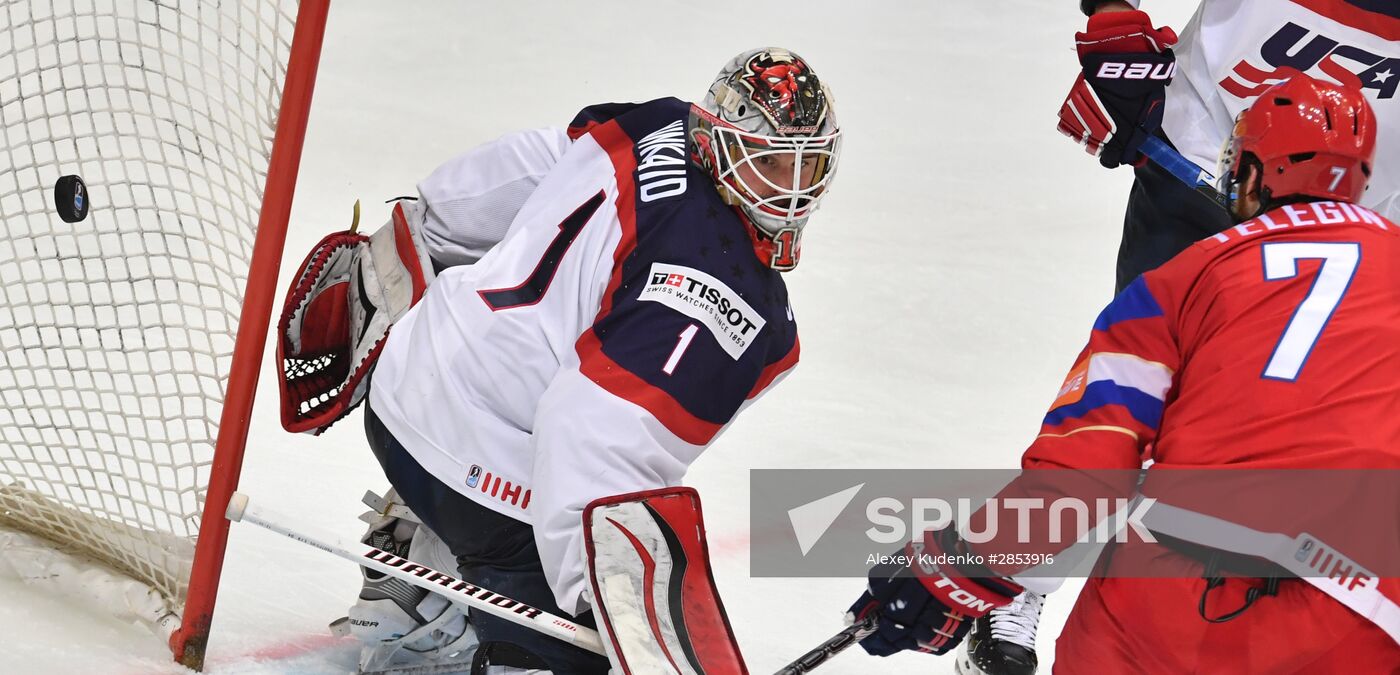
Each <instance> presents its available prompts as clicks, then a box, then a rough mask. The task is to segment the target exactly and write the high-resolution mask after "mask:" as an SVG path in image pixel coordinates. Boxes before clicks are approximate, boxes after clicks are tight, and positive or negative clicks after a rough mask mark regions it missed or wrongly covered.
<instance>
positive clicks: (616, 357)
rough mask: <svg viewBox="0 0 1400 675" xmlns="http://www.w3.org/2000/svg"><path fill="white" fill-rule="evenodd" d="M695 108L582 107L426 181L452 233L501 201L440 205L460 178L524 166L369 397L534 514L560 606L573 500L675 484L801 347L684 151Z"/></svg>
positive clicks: (782, 297) (574, 595)
mask: <svg viewBox="0 0 1400 675" xmlns="http://www.w3.org/2000/svg"><path fill="white" fill-rule="evenodd" d="M689 115H690V104H688V103H685V102H682V101H679V100H676V99H670V98H668V99H659V100H655V101H651V102H648V103H642V104H607V105H601V106H594V107H591V108H588V109H585V110H584V111H583V112H581V113H580V114H579V116H578V117H577V118H576V120H575V121H574V124H573V125H572V126H571V127H570V129H569V130H568V131H567V132H564V131H562V130H560V131H555V132H552V133H555V134H557V137H556V138H554V139H552V140H551V139H550V138H548V137H547V136H541V133H542V132H538V131H536V132H526V133H525V134H523V135H516V136H510V137H506V138H503V139H501V140H499V141H496V142H495V143H494V144H491V145H490V146H484V148H485V149H484V150H482V151H480V152H477V151H474V152H471V153H467V154H466V155H463V156H462V157H459V158H458V159H456V160H453V162H449V164H448V165H445V166H444V167H442V168H440V169H439V170H438V171H436V172H435V173H434V175H433V177H430V178H429V180H428V181H425V183H424V184H423V185H420V191H421V192H422V193H423V195H424V197H425V199H426V200H427V202H428V204H427V206H428V213H429V214H430V217H429V221H430V222H429V227H430V228H436V229H438V230H439V232H438V233H437V235H430V239H431V238H433V237H434V236H435V237H436V239H437V240H438V241H450V240H452V239H453V238H454V237H457V238H461V237H460V236H458V235H460V234H462V233H466V234H468V235H471V236H475V237H477V238H480V237H481V233H483V232H490V231H491V230H492V228H499V227H500V225H501V223H499V222H498V223H491V222H484V221H490V220H491V219H492V217H493V216H492V215H491V214H495V216H494V217H497V218H508V217H510V216H511V215H512V212H513V210H514V209H513V207H511V208H491V209H485V210H483V209H472V208H458V209H456V210H453V209H451V208H443V207H442V204H446V203H449V202H451V201H452V195H453V194H454V193H462V194H466V193H471V194H470V195H469V196H472V197H477V196H480V195H479V194H476V193H475V192H473V191H479V190H480V188H479V187H478V186H474V185H472V182H473V177H474V176H489V177H496V178H494V179H493V180H498V179H499V177H500V176H506V179H503V180H498V182H499V183H500V184H502V185H511V186H513V187H512V188H510V189H512V190H517V191H518V190H519V189H520V186H521V185H522V184H527V183H529V184H532V183H533V182H538V185H537V186H535V187H534V188H533V190H529V191H527V192H528V197H527V198H525V199H524V201H523V204H521V205H520V206H519V209H518V212H514V213H513V219H512V220H510V222H509V228H508V230H506V231H505V234H504V237H503V238H502V239H501V240H500V242H499V243H498V244H496V245H495V246H493V247H490V248H489V250H488V251H487V252H486V253H485V255H484V256H483V257H481V259H480V260H479V261H478V262H476V263H475V264H471V265H463V266H457V267H450V268H447V269H445V270H444V271H442V273H441V274H440V275H439V276H438V278H437V281H436V282H434V284H433V285H432V286H430V287H429V288H428V291H427V293H426V295H425V296H424V297H423V299H422V301H421V302H419V304H418V305H416V306H415V307H414V308H413V309H412V310H410V311H409V312H408V313H407V314H406V315H405V316H404V317H403V318H402V319H401V320H400V321H399V322H398V323H397V324H395V326H394V328H393V331H392V333H391V334H390V336H389V339H388V342H387V344H386V346H385V348H384V351H383V355H382V356H381V358H380V360H379V363H378V366H377V369H376V371H375V373H374V380H373V385H372V387H371V391H370V405H371V407H372V408H373V409H374V411H375V414H377V415H378V416H379V417H380V419H381V420H382V421H383V423H384V425H385V427H387V428H388V429H389V431H390V432H392V433H393V434H394V436H395V437H396V438H397V439H398V440H399V442H400V443H402V444H403V446H404V447H405V448H406V449H407V450H408V452H409V453H410V454H411V455H412V456H413V457H414V459H416V460H417V461H418V462H419V463H420V464H421V465H422V466H423V467H424V468H426V469H427V470H428V471H429V472H431V473H432V474H433V475H434V476H436V477H437V478H438V479H439V480H441V481H442V482H444V483H446V484H447V485H450V486H452V487H453V488H454V489H456V490H457V491H459V492H461V493H462V494H464V495H466V496H468V497H470V498H471V499H473V500H475V501H476V502H478V503H480V504H482V505H484V506H487V507H489V508H491V509H494V510H496V511H498V512H500V513H502V514H505V515H508V516H511V517H514V518H517V519H519V520H522V521H524V522H526V523H529V524H531V525H532V526H533V527H534V530H535V538H536V542H537V544H538V546H539V550H540V555H541V559H542V561H543V563H544V569H545V573H546V575H547V576H548V578H549V581H550V585H551V587H552V588H553V590H554V593H555V597H556V600H557V601H558V602H559V606H560V607H561V608H563V609H565V610H566V611H573V612H575V613H577V612H580V611H582V610H584V609H586V608H587V606H586V604H584V603H583V601H582V598H581V594H582V592H583V590H584V588H585V568H584V565H583V558H582V552H583V544H582V521H581V515H582V511H583V508H584V506H586V505H587V504H588V503H589V502H590V501H592V500H593V499H595V498H598V497H602V496H608V495H614V494H623V493H628V492H635V491H639V490H646V489H653V488H659V487H666V486H674V485H677V484H679V482H680V480H681V478H682V476H683V475H684V474H685V471H686V468H687V467H688V466H689V465H690V463H691V462H693V461H694V460H695V458H696V457H697V456H698V455H699V454H700V452H701V451H703V450H704V448H705V447H706V446H707V445H709V443H710V442H711V441H713V440H714V438H715V437H716V436H717V435H718V434H719V433H720V432H721V431H722V430H723V429H724V428H725V426H726V425H728V424H729V422H730V421H731V420H733V418H734V416H735V415H736V414H738V412H739V411H740V410H741V409H743V408H744V407H745V406H746V405H747V404H748V403H750V402H752V401H753V400H754V399H756V398H757V397H758V396H759V395H760V394H762V393H763V392H764V391H765V390H766V389H768V388H769V387H770V386H772V384H773V383H774V382H776V381H777V380H778V379H779V378H781V377H782V376H783V375H784V374H786V373H787V372H788V371H789V370H790V369H791V368H792V367H793V366H794V365H795V364H796V362H797V357H798V340H797V325H796V323H795V321H794V319H793V315H792V310H791V308H790V306H789V304H788V297H787V288H786V286H785V285H784V283H783V280H782V278H781V277H780V275H779V273H777V272H775V271H774V270H772V269H770V268H768V267H767V266H766V265H765V264H764V261H763V260H761V259H760V258H759V257H758V255H757V254H756V253H755V250H754V247H753V244H752V239H751V238H750V236H749V234H748V231H747V229H746V226H745V224H744V223H743V222H742V221H741V220H740V217H739V215H738V214H737V213H736V211H735V210H734V209H732V208H731V207H729V206H727V205H726V204H725V203H724V202H723V201H721V199H720V196H719V194H718V193H717V192H716V188H715V187H714V183H713V182H712V181H711V179H710V178H709V177H708V176H707V175H706V174H704V173H703V172H701V171H700V170H699V169H698V168H696V167H695V166H693V165H692V164H691V163H690V162H689V160H688V154H689V153H688V150H687V148H688V136H687V134H688V133H689V128H688V120H689ZM565 133H567V138H565V137H564V134H565ZM570 139H571V140H572V142H569V140H570ZM516 146H519V147H516ZM556 149H557V151H558V152H557V161H555V150H556ZM552 161H553V162H555V163H554V164H552V166H547V165H548V163H549V162H552ZM532 167H533V168H532ZM545 167H547V168H545ZM532 174H540V175H534V176H533V178H530V176H531V175H532ZM522 177H524V178H522ZM446 180H450V181H451V184H442V181H446ZM487 182H488V183H489V182H490V181H487ZM522 196H524V195H523V194H522ZM470 201H471V200H470V199H467V200H465V201H463V202H462V203H467V202H470ZM485 201H487V202H489V201H490V200H489V199H487V200H485ZM497 201H500V202H509V201H510V199H509V198H505V199H502V200H497ZM434 214H436V215H434ZM501 214H505V215H504V216H502V215H501ZM473 219H475V221H474V220H473ZM476 221H483V222H476ZM454 233H456V234H454ZM471 236H468V237H467V238H468V239H470V238H471Z"/></svg>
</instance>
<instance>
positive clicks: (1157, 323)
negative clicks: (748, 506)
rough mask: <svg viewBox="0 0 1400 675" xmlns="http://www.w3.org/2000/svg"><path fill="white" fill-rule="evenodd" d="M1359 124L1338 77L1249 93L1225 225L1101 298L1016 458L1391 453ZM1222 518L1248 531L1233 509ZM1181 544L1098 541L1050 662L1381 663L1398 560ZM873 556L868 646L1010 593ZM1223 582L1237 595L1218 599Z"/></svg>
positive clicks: (1112, 461)
mask: <svg viewBox="0 0 1400 675" xmlns="http://www.w3.org/2000/svg"><path fill="white" fill-rule="evenodd" d="M1376 131H1377V130H1376V123H1375V119H1374V113H1373V111H1372V109H1371V106H1370V105H1369V104H1368V103H1367V101H1366V99H1365V98H1364V97H1363V96H1362V95H1361V93H1360V92H1358V91H1357V90H1355V89H1349V88H1343V87H1340V86H1337V85H1334V84H1331V83H1327V82H1322V81H1319V80H1315V79H1313V78H1311V77H1308V76H1306V75H1301V74H1299V75H1296V76H1294V77H1293V78H1291V79H1289V80H1287V81H1285V82H1284V83H1281V84H1278V85H1276V86H1273V87H1271V88H1269V89H1268V90H1266V91H1264V92H1262V93H1261V94H1260V96H1259V97H1258V99H1257V100H1256V101H1255V102H1254V103H1253V104H1252V105H1251V106H1250V107H1249V108H1248V109H1247V110H1246V111H1245V112H1243V113H1242V114H1241V115H1240V116H1239V118H1238V120H1237V122H1236V124H1235V125H1234V128H1233V133H1232V138H1231V141H1230V144H1229V146H1228V147H1227V149H1226V151H1225V152H1224V153H1223V154H1224V163H1225V166H1226V168H1227V171H1226V172H1225V175H1224V176H1223V177H1222V188H1223V189H1224V190H1225V191H1226V192H1227V193H1228V194H1229V195H1230V202H1229V206H1230V212H1231V214H1232V217H1233V219H1234V220H1235V222H1236V223H1237V224H1236V225H1234V226H1233V227H1231V228H1228V229H1226V230H1225V231H1223V232H1220V233H1218V234H1216V235H1215V236H1212V237H1208V238H1206V239H1203V240H1201V241H1199V242H1197V243H1196V244H1194V245H1193V246H1191V247H1190V248H1189V249H1187V250H1186V251H1185V252H1183V253H1182V254H1181V255H1179V256H1177V257H1176V258H1174V259H1172V260H1171V261H1170V262H1168V263H1167V264H1165V265H1163V266H1162V267H1160V268H1158V269H1156V270H1152V271H1149V272H1147V273H1146V274H1144V275H1142V276H1141V277H1139V278H1138V279H1136V280H1135V281H1133V282H1132V283H1131V284H1129V286H1128V287H1127V288H1126V289H1124V290H1123V292H1122V293H1120V294H1118V296H1117V297H1116V298H1115V299H1114V300H1113V302H1112V303H1110V304H1109V305H1108V307H1107V308H1105V309H1104V310H1103V312H1102V313H1101V314H1100V315H1099V317H1098V319H1097V321H1096V322H1095V324H1094V329H1093V331H1092V333H1091V335H1090V339H1089V344H1088V346H1087V347H1086V348H1085V349H1084V351H1083V352H1082V353H1081V354H1080V356H1079V359H1078V360H1077V361H1076V364H1075V367H1074V368H1073V369H1072V370H1071V372H1070V376H1069V378H1067V380H1066V382H1065V385H1064V387H1063V388H1062V389H1061V393H1060V395H1059V397H1058V398H1057V399H1056V401H1055V402H1054V403H1053V404H1052V408H1051V410H1050V412H1049V414H1047V415H1046V417H1045V420H1044V422H1043V425H1042V427H1041V432H1040V435H1039V436H1037V438H1036V440H1035V441H1034V443H1033V444H1032V445H1031V446H1030V448H1029V449H1027V451H1026V453H1025V455H1024V456H1023V459H1022V465H1023V468H1025V469H1074V470H1089V469H1120V470H1124V471H1125V472H1130V475H1131V472H1135V471H1136V470H1137V469H1138V468H1139V467H1140V466H1141V463H1142V461H1143V459H1144V458H1147V457H1149V449H1150V458H1151V459H1153V460H1154V461H1155V464H1154V465H1153V466H1152V468H1150V469H1148V470H1147V472H1146V481H1147V484H1148V485H1150V484H1152V483H1153V481H1154V476H1171V475H1172V474H1171V473H1170V471H1171V470H1174V469H1185V468H1191V467H1197V468H1216V469H1219V468H1232V469H1243V468H1287V469H1306V468H1312V469H1338V468H1366V469H1397V468H1400V418H1397V416H1396V415H1395V414H1394V405H1395V401H1397V400H1400V227H1397V225H1396V224H1394V223H1392V222H1390V221H1388V220H1386V219H1385V218H1383V217H1381V216H1379V215H1377V214H1376V213H1375V212H1374V211H1371V210H1370V209H1367V208H1365V207H1362V206H1358V205H1356V204H1355V202H1356V201H1357V200H1358V199H1359V198H1360V197H1361V195H1362V194H1363V192H1364V190H1365V188H1366V183H1367V179H1368V177H1369V175H1371V173H1372V171H1373V168H1374V167H1373V165H1372V160H1373V158H1374V154H1375V142H1376V141H1375V139H1376ZM1164 471H1165V472H1167V473H1160V472H1164ZM1025 478H1026V477H1025V476H1023V478H1022V479H1018V481H1017V482H1013V483H1012V486H1011V487H1010V488H1008V492H1011V491H1014V490H1015V488H1016V487H1017V484H1018V483H1019V482H1021V481H1022V480H1023V479H1025ZM1259 506H1263V507H1268V505H1267V504H1262V505H1259ZM1380 518H1381V519H1382V520H1381V521H1380V522H1378V523H1376V525H1379V527H1376V528H1375V529H1376V531H1377V533H1378V536H1380V537H1387V536H1389V535H1386V534H1380V533H1383V532H1393V530H1394V527H1395V512H1394V511H1393V510H1389V511H1388V512H1387V511H1382V512H1381V515H1380ZM1013 519H1014V516H1013ZM1225 531H1226V532H1227V534H1229V533H1233V532H1238V533H1240V534H1239V535H1238V536H1239V537H1241V538H1242V537H1243V536H1244V535H1246V534H1248V533H1249V532H1251V530H1249V529H1248V528H1247V527H1245V526H1243V525H1238V524H1233V523H1226V530H1225ZM1283 534H1287V535H1290V536H1291V535H1296V534H1298V533H1297V532H1284V533H1283ZM1232 536H1233V535H1232ZM1187 544H1188V546H1186V547H1181V548H1171V549H1170V550H1166V551H1165V552H1163V551H1162V549H1160V548H1159V549H1157V550H1158V553H1157V554H1156V555H1158V556H1159V559H1158V561H1159V562H1160V563H1163V564H1170V565H1174V566H1175V568H1174V569H1181V570H1185V571H1187V572H1186V575H1185V576H1181V577H1180V578H1157V579H1140V578H1121V577H1123V576H1124V575H1123V574H1122V571H1123V570H1122V569H1120V568H1118V567H1116V566H1119V565H1121V564H1123V563H1122V561H1123V559H1125V558H1129V559H1130V558H1131V557H1132V556H1131V555H1128V556H1125V555H1123V551H1131V550H1132V549H1130V546H1131V544H1125V545H1120V546H1118V547H1116V548H1117V549H1121V550H1119V551H1117V553H1115V555H1113V556H1112V557H1109V558H1107V560H1108V562H1107V563H1105V562H1104V560H1102V559H1101V561H1100V564H1101V565H1105V567H1104V568H1103V573H1102V574H1103V576H1096V577H1095V578H1091V579H1089V580H1088V582H1087V584H1086V586H1085V588H1084V591H1083V592H1082V593H1081V595H1080V597H1079V600H1078V602H1077V604H1076V605H1075V608H1074V610H1073V612H1072V613H1071V615H1070V617H1069V620H1068V622H1067V624H1066V625H1065V628H1064V630H1063V631H1062V633H1061V635H1060V638H1059V640H1058V641H1057V645H1056V660H1055V669H1056V671H1057V672H1063V673H1096V674H1097V673H1154V674H1155V673H1163V674H1166V673H1189V672H1210V673H1294V672H1307V673H1329V672H1336V673H1357V672H1366V673H1372V672H1375V673H1381V672H1394V671H1395V669H1396V667H1397V665H1400V605H1397V603H1398V602H1400V579H1395V578H1381V579H1374V578H1372V579H1366V580H1365V583H1362V584H1359V585H1358V584H1353V585H1354V586H1359V590H1356V589H1353V590H1355V592H1354V593H1343V592H1338V591H1337V589H1336V588H1331V587H1329V584H1330V585H1331V586H1336V583H1335V580H1333V579H1327V578H1282V579H1279V578H1274V579H1269V580H1266V579H1257V578H1249V576H1248V575H1232V574H1231V569H1230V567H1229V565H1230V564H1233V563H1226V567H1225V568H1224V569H1223V570H1221V569H1220V568H1219V567H1217V565H1218V564H1219V561H1220V560H1234V559H1236V556H1235V555H1234V554H1229V555H1226V554H1225V553H1224V552H1221V551H1219V550H1213V551H1212V550H1209V549H1210V548H1211V547H1209V546H1205V545H1203V543H1202V542H1199V541H1197V542H1191V541H1188V542H1187ZM979 546H981V547H982V548H981V549H980V550H982V551H986V550H987V549H986V548H985V546H986V545H982V544H979V545H970V544H968V543H967V542H966V541H964V540H963V539H962V538H961V536H960V535H959V533H958V531H957V530H956V529H955V528H951V527H950V528H946V529H944V530H940V531H936V532H929V533H926V535H925V537H924V539H923V550H924V551H926V552H934V553H937V552H949V553H967V552H971V553H977V552H978V551H979ZM1285 557H1291V556H1285ZM1252 559H1253V558H1252ZM1212 560H1214V561H1215V562H1211V561H1212ZM1259 560H1260V561H1261V562H1266V563H1271V564H1274V565H1280V566H1282V567H1284V568H1285V569H1289V567H1288V565H1287V564H1285V563H1287V562H1288V561H1286V560H1279V559H1275V558H1262V559H1259ZM1222 571H1223V573H1221V572H1222ZM890 572H891V570H888V569H885V570H881V569H877V570H874V571H872V574H871V579H870V588H869V591H868V592H867V593H866V594H865V595H864V596H863V597H862V598H861V599H860V600H859V601H857V603H856V604H855V605H854V606H853V607H852V608H851V611H852V614H853V615H854V616H865V615H868V614H870V613H876V614H877V615H878V618H879V626H880V628H879V630H878V632H877V633H875V634H874V635H872V636H871V637H869V638H867V639H866V640H865V641H863V642H862V645H863V646H864V647H865V648H866V650H867V651H869V652H871V653H873V654H890V653H894V652H896V651H899V650H905V649H909V650H920V651H931V652H934V653H944V652H946V651H948V650H949V649H951V648H952V647H954V646H955V645H956V644H957V643H958V642H959V641H960V640H961V639H963V637H964V636H965V635H966V634H967V633H968V631H969V629H970V625H971V624H972V623H973V621H974V620H975V619H976V618H978V617H979V616H985V615H986V614H987V613H988V611H989V609H990V608H991V607H993V606H1005V605H1008V604H1009V603H1010V602H1011V600H1012V598H1014V597H1015V596H1017V595H1018V594H1019V593H1020V592H1021V591H1022V587H1021V585H1020V584H1018V582H1017V581H1016V580H1015V579H1014V578H1009V577H1005V576H999V575H998V573H997V571H993V570H991V569H988V568H986V567H982V566H956V565H951V566H937V567H934V568H929V567H913V568H904V569H901V570H899V571H898V572H899V573H898V574H895V575H891V574H890ZM1205 577H1210V579H1207V578H1205ZM1208 590H1214V591H1215V592H1216V593H1217V595H1216V596H1215V597H1213V598H1211V597H1208V596H1206V595H1205V594H1206V592H1207V591H1208ZM1222 596H1223V597H1228V598H1232V599H1239V598H1246V599H1247V602H1245V603H1243V605H1244V606H1243V607H1242V608H1240V607H1238V604H1239V603H1238V602H1237V603H1236V604H1235V606H1225V603H1227V602H1228V601H1222V600H1221V598H1222ZM1234 609H1242V611H1238V612H1234V613H1231V611H1230V610H1234ZM1207 612H1209V613H1210V616H1212V617H1213V621H1208V620H1207V619H1206V618H1205V616H1206V615H1207ZM1222 615H1223V616H1222ZM1032 667H1033V665H1032Z"/></svg>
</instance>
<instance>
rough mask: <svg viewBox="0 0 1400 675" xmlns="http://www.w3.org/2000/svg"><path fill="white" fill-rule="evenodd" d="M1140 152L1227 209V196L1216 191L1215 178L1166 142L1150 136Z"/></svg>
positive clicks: (1139, 149)
mask: <svg viewBox="0 0 1400 675" xmlns="http://www.w3.org/2000/svg"><path fill="white" fill-rule="evenodd" d="M1138 151H1139V152H1141V153H1142V154H1144V155H1146V156H1147V158H1148V159H1150V160H1152V161H1153V163H1155V164H1156V165H1157V166H1160V167H1162V168H1163V169H1166V170H1167V173H1170V174H1171V175H1173V176H1175V177H1176V179H1177V180H1179V181H1181V182H1183V183H1185V184H1187V185H1189V186H1191V187H1193V188H1195V189H1196V191H1197V192H1199V193H1201V194H1203V195H1205V196H1207V197H1209V198H1210V199H1211V201H1214V202H1215V203H1216V204H1219V205H1220V206H1221V208H1224V207H1225V196H1224V195H1222V194H1220V191H1218V190H1216V189H1215V177H1214V176H1212V175H1210V172H1209V171H1206V170H1205V169H1202V168H1201V167H1199V166H1196V163H1195V162H1192V161H1191V160H1189V159H1186V158H1185V157H1182V156H1181V153H1179V152H1177V151H1176V150H1175V149H1173V148H1172V147H1171V146H1170V145H1167V144H1166V142H1165V141H1163V140H1162V139H1160V138H1157V137H1156V136H1148V137H1147V140H1145V141H1143V142H1142V145H1141V146H1140V147H1139V148H1138Z"/></svg>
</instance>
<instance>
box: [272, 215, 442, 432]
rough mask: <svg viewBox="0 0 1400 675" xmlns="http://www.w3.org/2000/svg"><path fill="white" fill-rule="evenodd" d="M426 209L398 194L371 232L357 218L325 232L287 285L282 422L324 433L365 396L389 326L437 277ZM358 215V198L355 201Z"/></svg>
mask: <svg viewBox="0 0 1400 675" xmlns="http://www.w3.org/2000/svg"><path fill="white" fill-rule="evenodd" d="M423 212H424V209H423V208H422V207H421V206H419V204H418V203H417V202H412V201H403V200H401V201H399V202H397V203H396V204H394V211H393V215H392V217H391V218H390V220H389V222H388V223H387V224H385V225H384V227H381V228H380V229H379V231H377V232H375V233H374V234H373V235H370V236H368V237H366V236H364V235H362V234H357V233H356V232H355V225H352V226H351V228H350V229H349V230H348V231H345V232H336V233H334V234H331V235H328V236H327V237H326V238H324V239H322V240H321V241H320V243H318V244H316V247H315V248H313V249H312V250H311V253H310V254H309V255H307V257H306V260H305V261H304V262H303V263H302V264H301V268H300V269H299V270H298V271H297V275H296V279H295V281H293V283H292V286H291V288H290V289H289V290H288V291H287V299H286V301H285V302H284V303H283V308H282V316H281V319H280V320H279V321H278V324H277V332H278V336H279V339H278V342H277V375H278V382H279V385H280V387H279V388H280V389H281V392H282V427H283V428H284V429H286V430H287V431H291V432H310V433H313V434H320V433H321V432H323V431H325V430H326V429H327V428H329V427H330V426H331V425H332V424H334V423H335V422H336V421H337V420H339V419H340V418H342V417H344V416H345V415H347V414H349V413H350V411H351V410H353V409H354V408H355V406H357V405H359V403H360V401H361V400H363V399H364V396H365V392H366V391H367V384H368V380H367V379H366V376H367V375H368V374H369V372H370V371H371V370H373V368H374V362H375V360H376V359H378V358H379V351H380V350H381V349H382V348H383V347H384V339H385V338H386V337H388V335H389V328H390V327H391V326H393V324H394V322H395V321H397V320H398V319H399V318H400V317H402V316H403V315H404V313H405V312H407V311H408V309H409V307H412V306H413V305H414V304H415V303H417V302H418V300H419V299H421V298H422V297H423V292H424V291H425V290H427V287H428V284H431V283H432V282H433V279H434V278H435V275H434V274H433V265H432V261H431V260H430V259H429V257H428V253H427V248H426V247H425V245H424V243H423V238H422V234H421V227H422V224H423V218H424V216H423ZM355 221H356V224H358V222H359V204H358V203H356V205H355Z"/></svg>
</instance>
